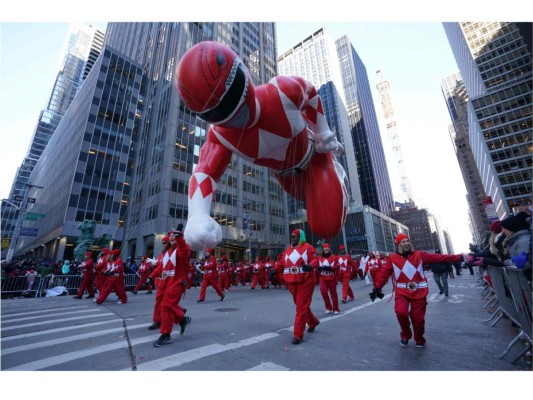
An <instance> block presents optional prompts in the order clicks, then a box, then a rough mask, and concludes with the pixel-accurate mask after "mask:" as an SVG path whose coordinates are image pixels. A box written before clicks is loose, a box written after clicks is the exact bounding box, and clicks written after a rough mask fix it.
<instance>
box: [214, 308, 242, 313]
mask: <svg viewBox="0 0 533 400" xmlns="http://www.w3.org/2000/svg"><path fill="white" fill-rule="evenodd" d="M215 311H218V312H235V311H241V309H240V308H216V309H215Z"/></svg>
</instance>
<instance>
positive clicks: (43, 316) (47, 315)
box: [2, 308, 101, 324]
mask: <svg viewBox="0 0 533 400" xmlns="http://www.w3.org/2000/svg"><path fill="white" fill-rule="evenodd" d="M99 312H101V310H100V309H96V308H95V309H91V310H81V311H71V312H62V313H58V314H42V315H33V316H31V317H24V318H16V319H10V320H7V321H2V323H4V324H6V323H8V322H9V323H11V322H20V321H30V320H33V319H35V318H48V317H59V316H62V315H71V314H83V313H99Z"/></svg>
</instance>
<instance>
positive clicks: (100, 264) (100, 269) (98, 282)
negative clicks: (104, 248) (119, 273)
mask: <svg viewBox="0 0 533 400" xmlns="http://www.w3.org/2000/svg"><path fill="white" fill-rule="evenodd" d="M107 254H108V253H107V252H102V254H101V256H100V258H99V259H98V260H97V261H96V265H95V266H94V272H95V279H94V285H95V286H96V290H98V293H101V292H102V290H104V286H105V282H106V279H107V276H105V275H104V271H105V267H106V264H107Z"/></svg>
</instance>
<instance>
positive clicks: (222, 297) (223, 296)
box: [220, 293, 226, 301]
mask: <svg viewBox="0 0 533 400" xmlns="http://www.w3.org/2000/svg"><path fill="white" fill-rule="evenodd" d="M225 298H226V295H225V294H224V293H222V296H220V301H224V299H225Z"/></svg>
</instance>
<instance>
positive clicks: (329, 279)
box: [318, 253, 339, 314]
mask: <svg viewBox="0 0 533 400" xmlns="http://www.w3.org/2000/svg"><path fill="white" fill-rule="evenodd" d="M338 270H339V264H338V262H337V256H335V255H333V254H331V253H330V254H329V255H328V254H324V255H323V256H321V257H319V259H318V271H319V272H320V283H319V285H320V294H321V295H322V298H323V299H324V304H325V306H326V314H329V313H330V312H331V311H333V313H334V314H338V313H339V296H338V295H337V279H336V278H335V273H336V272H337V271H338Z"/></svg>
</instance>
